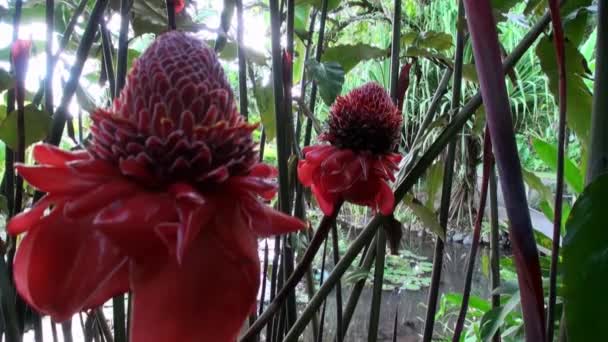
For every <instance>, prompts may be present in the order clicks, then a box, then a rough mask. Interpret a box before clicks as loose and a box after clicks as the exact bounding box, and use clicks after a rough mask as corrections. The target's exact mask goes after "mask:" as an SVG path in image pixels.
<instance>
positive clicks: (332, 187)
mask: <svg viewBox="0 0 608 342" xmlns="http://www.w3.org/2000/svg"><path fill="white" fill-rule="evenodd" d="M401 123H402V117H401V113H400V112H399V110H398V109H397V108H396V107H395V106H394V105H393V103H392V101H391V99H390V97H389V96H388V94H387V93H386V92H385V91H384V89H383V88H382V87H381V86H380V85H378V84H376V83H368V84H366V85H364V86H362V87H359V88H357V89H354V90H353V91H351V92H350V93H349V94H347V95H345V96H340V97H338V98H337V99H336V102H335V103H334V104H333V105H332V107H331V109H330V117H329V130H328V131H327V132H325V133H324V134H322V135H321V140H324V141H326V142H329V143H330V145H314V146H308V147H305V148H304V149H303V150H302V153H303V154H304V159H303V160H301V161H300V162H299V164H298V177H299V179H300V181H301V182H302V184H304V185H305V186H308V187H310V188H311V189H312V192H313V194H314V195H315V198H316V199H317V202H318V203H319V206H320V207H321V210H322V211H323V213H324V214H325V215H331V214H333V212H334V208H335V205H336V204H337V203H338V202H339V201H349V202H352V203H355V204H360V205H365V206H369V207H371V208H373V209H374V210H378V211H380V212H381V213H382V214H384V215H390V214H391V213H392V212H393V207H394V202H395V199H394V196H393V192H392V190H391V188H390V186H389V185H388V183H387V182H388V181H394V180H395V178H394V172H395V171H397V169H398V167H397V165H398V164H399V161H400V160H401V156H400V155H398V154H396V153H393V150H394V149H395V148H396V146H397V144H398V143H399V139H400V134H401V133H400V132H401Z"/></svg>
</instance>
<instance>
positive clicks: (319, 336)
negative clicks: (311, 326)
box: [316, 239, 328, 342]
mask: <svg viewBox="0 0 608 342" xmlns="http://www.w3.org/2000/svg"><path fill="white" fill-rule="evenodd" d="M327 240H328V239H325V243H324V244H323V255H322V256H321V276H320V277H319V286H321V285H323V280H324V277H325V262H326V260H327V259H326V258H327ZM326 309H327V301H325V303H323V309H321V319H320V321H319V330H318V331H317V338H316V341H317V342H323V332H324V330H325V310H326Z"/></svg>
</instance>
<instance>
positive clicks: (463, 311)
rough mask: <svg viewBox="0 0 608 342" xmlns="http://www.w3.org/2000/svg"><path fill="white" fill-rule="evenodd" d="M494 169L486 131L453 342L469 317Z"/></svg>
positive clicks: (455, 341)
mask: <svg viewBox="0 0 608 342" xmlns="http://www.w3.org/2000/svg"><path fill="white" fill-rule="evenodd" d="M493 167H494V159H493V158H492V142H491V140H490V135H489V133H488V130H487V129H486V133H485V136H484V140H483V176H482V183H481V197H480V198H479V210H477V218H476V219H475V227H474V228H473V242H472V243H471V249H470V251H469V259H468V262H467V270H466V273H465V280H464V288H463V290H462V302H461V304H460V312H459V313H458V318H457V319H456V326H455V327H454V335H453V336H452V342H458V341H460V335H461V334H462V329H463V328H464V320H465V318H466V316H467V310H468V308H469V297H470V296H471V284H472V283H473V271H474V270H475V258H477V249H478V248H479V238H480V237H481V223H482V221H483V214H484V210H485V207H486V200H487V198H488V185H489V184H488V183H489V180H490V173H491V171H492V168H493Z"/></svg>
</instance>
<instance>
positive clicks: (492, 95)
mask: <svg viewBox="0 0 608 342" xmlns="http://www.w3.org/2000/svg"><path fill="white" fill-rule="evenodd" d="M464 5H465V9H466V14H467V23H468V27H469V32H470V33H471V41H472V47H473V53H474V56H475V68H476V69H477V76H478V79H479V84H480V89H481V92H482V94H483V97H484V98H483V102H484V108H485V110H486V118H487V125H488V128H489V131H490V134H491V136H492V145H493V146H494V155H495V158H496V165H497V167H498V169H499V171H500V182H501V184H502V192H503V195H504V198H505V203H506V208H507V215H508V217H509V221H510V223H511V224H510V237H511V242H512V246H513V256H514V260H515V265H516V270H517V277H518V283H519V287H520V294H521V307H522V312H523V317H524V330H525V335H526V340H527V341H543V340H545V338H546V329H545V312H544V295H543V288H542V283H541V280H542V279H541V270H540V262H539V258H538V249H537V247H536V242H535V240H534V232H533V228H532V223H531V220H530V212H529V208H528V202H527V198H526V193H525V188H524V183H523V176H522V171H521V165H520V161H519V157H518V154H517V146H516V142H515V133H514V131H513V122H512V118H511V115H510V105H509V98H508V95H507V89H506V85H505V81H504V77H498V76H497V74H496V68H498V67H499V66H500V65H501V56H500V47H499V42H498V33H497V29H496V24H495V22H494V17H493V15H492V7H491V6H490V3H489V2H475V1H473V0H464Z"/></svg>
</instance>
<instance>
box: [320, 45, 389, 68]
mask: <svg viewBox="0 0 608 342" xmlns="http://www.w3.org/2000/svg"><path fill="white" fill-rule="evenodd" d="M388 55H389V51H388V50H386V49H380V48H377V47H374V46H371V45H368V44H361V43H359V44H355V45H350V44H349V45H334V46H332V47H330V48H328V49H326V50H325V51H324V52H323V57H322V59H321V61H323V62H338V63H340V65H341V66H342V69H344V73H347V72H349V71H350V70H351V69H352V68H354V67H355V66H356V65H357V64H359V62H361V61H365V60H368V59H374V58H381V57H388Z"/></svg>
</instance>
